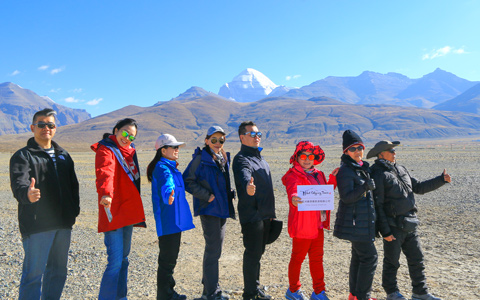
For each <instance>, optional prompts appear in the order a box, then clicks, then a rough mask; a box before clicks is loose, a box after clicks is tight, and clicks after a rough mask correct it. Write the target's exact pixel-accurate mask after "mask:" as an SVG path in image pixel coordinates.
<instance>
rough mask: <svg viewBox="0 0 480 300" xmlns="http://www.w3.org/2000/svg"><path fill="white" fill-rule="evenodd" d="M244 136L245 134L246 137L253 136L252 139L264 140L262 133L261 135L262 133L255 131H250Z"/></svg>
mask: <svg viewBox="0 0 480 300" xmlns="http://www.w3.org/2000/svg"><path fill="white" fill-rule="evenodd" d="M244 134H245V135H249V136H251V137H252V138H255V137H258V138H259V139H261V138H262V133H261V132H260V131H257V132H255V131H250V132H245V133H244Z"/></svg>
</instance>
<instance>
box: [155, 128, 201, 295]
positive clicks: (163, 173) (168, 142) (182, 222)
mask: <svg viewBox="0 0 480 300" xmlns="http://www.w3.org/2000/svg"><path fill="white" fill-rule="evenodd" d="M184 145H185V143H182V142H178V141H177V140H176V139H175V137H174V136H173V135H170V134H162V135H161V136H159V137H158V139H157V142H156V143H155V149H156V150H157V154H156V155H155V157H154V158H153V160H152V161H151V162H150V164H149V165H148V168H147V178H148V181H150V182H151V183H152V203H153V214H154V216H155V223H156V227H157V235H158V246H159V248H160V253H159V254H158V271H157V300H185V299H186V298H187V297H186V296H185V295H179V294H178V293H177V292H176V291H175V290H174V289H173V288H174V286H175V280H174V279H173V269H174V268H175V265H176V263H177V258H178V252H179V251H180V241H181V233H182V231H185V230H189V229H192V228H194V227H195V226H194V225H193V220H192V214H191V212H190V207H189V206H188V202H187V200H186V199H185V187H184V184H183V178H182V174H181V173H180V171H178V169H177V165H178V163H177V159H178V153H179V147H182V146H184Z"/></svg>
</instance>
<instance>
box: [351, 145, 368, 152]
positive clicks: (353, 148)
mask: <svg viewBox="0 0 480 300" xmlns="http://www.w3.org/2000/svg"><path fill="white" fill-rule="evenodd" d="M357 150H358V151H362V150H365V147H363V146H362V145H360V146H358V147H350V148H348V151H350V152H355V151H357Z"/></svg>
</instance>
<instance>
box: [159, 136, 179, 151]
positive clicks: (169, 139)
mask: <svg viewBox="0 0 480 300" xmlns="http://www.w3.org/2000/svg"><path fill="white" fill-rule="evenodd" d="M165 146H179V147H183V146H185V143H184V142H179V141H177V139H176V138H175V137H174V136H173V135H171V134H168V133H165V134H162V135H160V136H159V137H158V138H157V141H156V142H155V150H158V149H160V148H162V147H165Z"/></svg>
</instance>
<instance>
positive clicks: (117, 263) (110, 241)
mask: <svg viewBox="0 0 480 300" xmlns="http://www.w3.org/2000/svg"><path fill="white" fill-rule="evenodd" d="M132 232H133V225H130V226H126V227H122V228H119V229H117V230H112V231H107V232H105V240H104V241H105V246H106V247H107V254H108V264H107V268H106V269H105V272H104V273H103V278H102V283H101V284H100V294H99V295H98V299H99V300H114V299H127V277H128V254H129V253H130V246H131V244H132Z"/></svg>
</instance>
